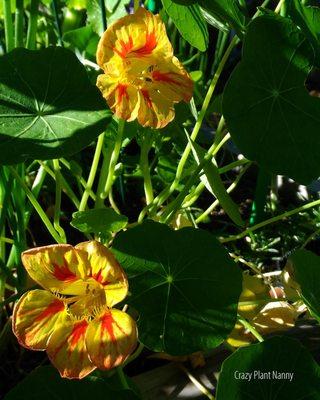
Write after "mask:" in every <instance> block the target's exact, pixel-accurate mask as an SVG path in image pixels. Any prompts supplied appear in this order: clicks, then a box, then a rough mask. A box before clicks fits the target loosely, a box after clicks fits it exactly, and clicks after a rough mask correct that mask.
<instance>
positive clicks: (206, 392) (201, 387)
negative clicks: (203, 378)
mask: <svg viewBox="0 0 320 400" xmlns="http://www.w3.org/2000/svg"><path fill="white" fill-rule="evenodd" d="M179 368H180V369H182V371H183V372H184V373H185V374H186V375H187V377H188V378H189V379H190V381H191V382H192V383H193V384H194V386H196V387H197V388H198V389H199V390H200V392H202V393H203V394H204V395H205V396H206V397H207V398H208V399H210V400H215V397H214V395H213V394H212V393H210V392H209V390H208V389H207V388H206V387H205V386H204V385H203V384H202V383H201V382H199V380H198V379H197V378H196V377H195V376H194V375H192V374H191V372H190V371H189V370H188V369H187V368H186V367H185V366H184V365H182V364H179Z"/></svg>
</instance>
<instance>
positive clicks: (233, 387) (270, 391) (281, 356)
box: [217, 336, 320, 400]
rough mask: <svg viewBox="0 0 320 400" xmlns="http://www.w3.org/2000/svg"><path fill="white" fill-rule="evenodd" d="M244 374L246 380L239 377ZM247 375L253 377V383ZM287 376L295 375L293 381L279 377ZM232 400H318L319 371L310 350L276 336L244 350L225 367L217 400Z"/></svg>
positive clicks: (220, 378)
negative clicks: (289, 374)
mask: <svg viewBox="0 0 320 400" xmlns="http://www.w3.org/2000/svg"><path fill="white" fill-rule="evenodd" d="M243 373H245V374H246V375H245V377H247V379H245V378H244V376H243V375H240V374H243ZM248 373H251V374H252V375H251V379H250V380H249V375H248ZM288 373H291V374H293V376H292V379H291V378H290V377H289V376H288V375H280V374H288ZM262 374H264V375H262ZM241 376H242V379H241ZM290 379H291V380H290ZM306 382H307V383H308V384H307V385H306ZM230 399H232V400H248V399H268V400H278V399H308V400H318V399H320V368H319V366H318V364H317V363H316V362H315V361H314V359H313V358H312V356H311V355H310V353H309V352H308V350H307V349H306V348H305V347H303V346H302V345H301V344H300V343H299V342H298V341H297V340H295V339H291V338H286V337H281V336H276V337H273V338H271V339H267V340H265V341H264V342H262V343H258V344H254V345H251V346H248V347H243V348H241V349H238V350H237V351H235V352H234V353H233V354H232V355H231V356H230V357H228V358H227V359H226V360H225V361H224V363H223V364H222V370H221V373H220V377H219V381H218V388H217V400H230Z"/></svg>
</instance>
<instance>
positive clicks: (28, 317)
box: [13, 289, 66, 350]
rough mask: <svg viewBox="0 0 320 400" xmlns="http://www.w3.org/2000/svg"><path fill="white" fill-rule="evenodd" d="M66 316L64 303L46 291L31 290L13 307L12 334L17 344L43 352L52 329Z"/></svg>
mask: <svg viewBox="0 0 320 400" xmlns="http://www.w3.org/2000/svg"><path fill="white" fill-rule="evenodd" d="M65 316H66V309H65V305H64V303H63V302H62V301H61V300H59V299H57V298H56V297H55V296H54V295H53V294H51V293H50V292H48V291H46V290H39V289H36V290H31V291H30V292H27V293H25V294H24V295H23V296H22V297H21V298H20V300H19V301H18V303H17V304H16V305H15V308H14V312H13V332H14V334H15V335H16V336H17V338H18V341H19V343H20V344H21V345H22V346H24V347H27V348H29V349H33V350H45V348H46V345H47V341H48V339H49V337H50V335H51V333H52V332H53V329H54V327H55V326H56V325H57V324H59V322H60V321H61V320H62V319H63V318H64V317H65Z"/></svg>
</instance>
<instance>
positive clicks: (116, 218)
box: [71, 208, 128, 235]
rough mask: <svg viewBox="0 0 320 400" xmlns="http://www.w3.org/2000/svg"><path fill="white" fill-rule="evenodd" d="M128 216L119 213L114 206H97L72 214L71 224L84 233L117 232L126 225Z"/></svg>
mask: <svg viewBox="0 0 320 400" xmlns="http://www.w3.org/2000/svg"><path fill="white" fill-rule="evenodd" d="M127 223H128V218H127V217H125V216H124V215H120V214H117V213H116V212H115V211H114V210H113V209H112V208H100V209H99V208H96V209H93V210H88V211H77V212H75V213H73V214H72V221H71V225H72V226H73V227H75V228H77V229H78V230H79V231H81V232H83V233H94V234H96V235H100V234H105V233H108V232H109V233H116V232H119V231H121V230H122V229H123V228H125V227H126V225H127Z"/></svg>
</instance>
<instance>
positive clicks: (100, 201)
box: [94, 146, 112, 208]
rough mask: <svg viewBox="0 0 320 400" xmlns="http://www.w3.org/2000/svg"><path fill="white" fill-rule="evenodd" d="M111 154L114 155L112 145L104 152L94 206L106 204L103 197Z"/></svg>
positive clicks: (99, 206) (98, 206)
mask: <svg viewBox="0 0 320 400" xmlns="http://www.w3.org/2000/svg"><path fill="white" fill-rule="evenodd" d="M111 155H112V148H111V146H110V147H107V151H106V152H105V153H103V162H102V167H101V170H100V177H99V182H98V189H97V194H96V199H95V205H94V208H101V207H103V206H104V198H103V197H102V193H103V190H104V186H105V183H106V181H107V177H108V173H109V165H110V159H111Z"/></svg>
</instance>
